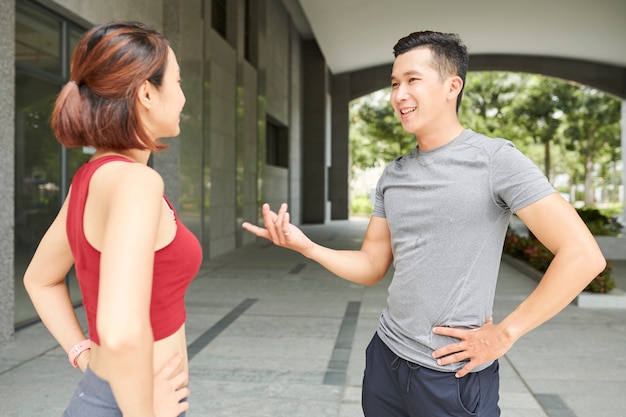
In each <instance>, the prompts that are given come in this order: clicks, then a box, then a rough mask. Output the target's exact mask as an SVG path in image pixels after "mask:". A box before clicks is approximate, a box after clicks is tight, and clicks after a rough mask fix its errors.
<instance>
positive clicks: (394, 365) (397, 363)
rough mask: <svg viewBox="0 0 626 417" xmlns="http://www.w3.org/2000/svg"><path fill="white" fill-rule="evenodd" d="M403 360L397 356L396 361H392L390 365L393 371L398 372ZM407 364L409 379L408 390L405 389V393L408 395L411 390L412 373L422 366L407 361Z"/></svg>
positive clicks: (407, 381)
mask: <svg viewBox="0 0 626 417" xmlns="http://www.w3.org/2000/svg"><path fill="white" fill-rule="evenodd" d="M402 360H403V359H400V357H398V356H396V357H395V359H394V360H393V361H391V363H390V364H389V367H390V368H391V369H393V370H394V371H395V370H397V369H398V368H399V367H400V365H401V361H402ZM405 362H406V366H407V369H408V371H409V372H408V374H407V378H406V388H405V393H406V394H408V393H409V391H410V388H411V373H412V372H413V370H414V369H418V368H419V367H420V366H419V365H418V364H416V363H413V362H409V361H406V360H405Z"/></svg>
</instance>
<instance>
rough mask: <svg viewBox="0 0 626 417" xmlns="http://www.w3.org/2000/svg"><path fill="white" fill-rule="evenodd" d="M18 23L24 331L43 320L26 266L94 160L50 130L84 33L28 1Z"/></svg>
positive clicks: (76, 294)
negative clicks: (73, 183)
mask: <svg viewBox="0 0 626 417" xmlns="http://www.w3.org/2000/svg"><path fill="white" fill-rule="evenodd" d="M15 20H16V27H15V30H16V33H15V42H16V47H15V50H16V57H15V60H16V61H15V64H16V74H15V324H16V327H19V326H20V325H23V324H27V323H30V322H33V321H35V320H37V319H38V317H37V313H36V312H35V309H34V307H33V305H32V303H31V302H30V299H29V297H28V295H27V294H26V291H25V290H24V285H23V283H22V279H23V276H24V272H25V270H26V266H27V265H28V262H29V261H30V259H31V258H32V256H33V253H34V252H35V249H36V248H37V245H38V244H39V241H40V240H41V238H42V236H43V234H44V233H45V231H46V229H47V228H48V226H50V224H51V223H52V221H53V220H54V218H55V216H56V214H57V212H58V210H59V207H60V206H61V202H62V200H63V199H64V198H65V196H66V194H67V190H68V188H69V179H71V177H72V175H73V174H74V173H75V172H76V170H77V169H78V167H79V166H80V165H81V164H82V163H83V162H84V161H85V160H86V159H87V158H88V157H89V155H85V153H84V152H83V150H82V149H72V150H66V149H64V148H63V147H62V146H61V145H60V144H59V143H58V142H57V140H56V138H55V137H54V133H53V132H52V129H51V127H50V116H51V114H52V106H53V104H54V100H55V98H56V95H57V94H58V92H59V90H60V88H61V86H62V84H64V83H65V77H67V74H68V72H69V71H68V68H69V57H70V53H69V52H68V51H72V50H73V49H74V47H75V46H76V44H77V42H78V39H79V38H80V36H81V35H82V33H83V32H84V31H83V29H81V28H79V27H78V26H76V25H73V24H72V23H70V22H66V21H65V20H63V19H62V18H61V17H59V16H58V15H55V14H53V13H52V12H48V11H46V9H43V8H40V7H38V6H37V5H36V4H34V3H31V2H27V1H20V2H18V3H17V4H16V18H15ZM63 31H67V32H66V33H65V34H64V32H63ZM61 39H65V40H66V42H61V41H60V40H61ZM67 283H68V286H69V291H70V297H71V298H72V301H73V302H74V303H75V304H76V305H77V304H79V303H80V301H81V295H80V291H79V290H78V285H77V283H76V279H75V276H74V273H73V271H71V272H70V273H69V274H68V276H67Z"/></svg>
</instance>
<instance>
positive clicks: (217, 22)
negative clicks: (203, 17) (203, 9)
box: [211, 0, 226, 39]
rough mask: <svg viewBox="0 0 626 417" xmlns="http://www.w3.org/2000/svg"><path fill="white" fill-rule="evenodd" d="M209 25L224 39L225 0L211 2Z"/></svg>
mask: <svg viewBox="0 0 626 417" xmlns="http://www.w3.org/2000/svg"><path fill="white" fill-rule="evenodd" d="M211 26H213V29H215V31H216V32H217V33H219V34H220V35H222V37H223V38H224V39H226V0H213V1H212V2H211Z"/></svg>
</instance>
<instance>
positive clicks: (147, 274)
mask: <svg viewBox="0 0 626 417" xmlns="http://www.w3.org/2000/svg"><path fill="white" fill-rule="evenodd" d="M70 79H71V81H70V82H69V83H67V84H66V85H65V86H64V87H63V89H62V90H61V92H60V94H59V96H58V98H57V100H56V102H55V106H54V111H53V114H52V120H51V124H52V128H53V130H54V132H55V135H56V137H57V139H58V140H59V142H60V143H62V144H63V145H64V146H66V147H82V146H91V147H93V148H95V150H96V151H95V153H94V155H93V157H92V158H91V159H90V160H89V161H87V162H86V163H85V164H84V165H83V166H82V167H81V168H80V169H79V170H78V171H77V173H76V174H75V176H74V178H73V181H72V186H71V188H70V191H69V194H68V198H67V199H66V201H65V202H64V204H63V206H62V207H61V210H60V211H59V214H58V216H57V217H56V219H55V220H54V222H53V223H52V225H51V226H50V228H49V229H48V231H47V232H46V234H45V236H44V237H43V239H42V241H41V243H40V244H39V247H38V248H37V251H36V252H35V254H34V256H33V259H32V261H31V263H30V265H29V267H28V269H27V271H26V274H25V276H24V284H25V286H26V289H27V291H28V293H29V295H30V297H31V299H32V301H33V304H34V305H35V308H36V309H37V312H38V313H39V316H40V317H41V319H42V321H43V323H44V324H45V325H46V327H47V328H48V330H49V331H50V332H51V333H52V335H53V336H54V337H55V338H56V339H57V341H58V342H59V344H60V345H61V346H62V347H63V348H64V349H65V350H66V351H67V352H68V357H69V359H70V362H71V363H72V364H73V365H74V366H76V367H80V368H81V370H83V371H85V372H84V374H83V377H82V379H81V381H80V383H79V385H78V387H77V389H76V392H75V393H74V396H73V397H72V399H71V400H70V404H69V406H68V408H67V409H66V411H65V414H64V415H65V416H66V417H74V416H90V417H108V416H121V415H124V417H132V416H140V417H145V416H179V415H184V414H185V412H186V410H187V409H188V403H187V402H186V401H185V399H186V397H187V395H188V394H189V390H188V389H187V387H186V385H187V378H188V363H187V362H188V361H187V351H186V347H187V344H186V340H185V326H184V321H185V318H186V313H185V307H184V293H185V291H186V289H187V286H188V285H189V282H190V281H191V280H192V279H193V277H194V276H195V275H196V273H197V271H198V269H199V267H200V263H201V260H202V252H201V247H200V245H199V243H198V241H197V239H196V238H195V237H194V235H193V234H192V233H191V232H190V231H189V230H188V229H187V228H186V227H185V226H184V225H183V224H182V223H181V222H180V220H179V219H178V217H177V216H176V212H175V211H174V209H173V208H172V207H171V206H170V204H169V202H168V201H167V199H166V198H165V196H164V194H163V191H164V185H163V179H162V178H161V176H160V175H159V174H158V173H157V172H156V171H155V170H153V169H152V168H150V167H148V166H147V162H148V158H149V157H150V153H151V152H153V151H159V150H162V149H164V148H165V146H164V145H163V144H161V143H159V139H160V138H164V137H173V136H177V135H178V134H179V132H180V127H179V123H180V113H181V112H182V109H183V106H184V104H185V96H184V94H183V92H182V89H181V87H180V70H179V66H178V63H177V61H176V56H175V55H174V52H173V51H172V49H171V47H170V46H169V43H168V41H167V40H166V39H165V38H164V37H163V36H162V35H160V34H159V33H158V32H156V31H154V30H152V29H150V28H148V27H146V26H145V25H143V24H141V23H136V22H111V23H107V24H103V25H100V26H96V27H94V28H92V29H91V30H89V31H88V32H87V33H85V35H84V36H83V37H82V38H81V40H80V42H79V43H78V45H77V47H76V50H75V51H74V55H73V57H72V61H71V76H70ZM72 265H74V266H75V269H76V275H77V279H78V282H79V284H80V288H81V293H82V296H83V304H84V307H85V311H86V314H87V322H88V327H89V339H85V336H84V334H83V332H82V329H81V327H80V324H79V322H78V320H77V319H76V316H75V314H74V310H73V308H72V303H71V302H70V298H69V295H68V291H67V287H66V285H65V282H64V278H65V276H66V274H67V273H68V271H69V270H70V268H71V267H72Z"/></svg>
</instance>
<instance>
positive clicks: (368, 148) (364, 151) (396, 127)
mask: <svg viewBox="0 0 626 417" xmlns="http://www.w3.org/2000/svg"><path fill="white" fill-rule="evenodd" d="M389 94H390V91H389V88H386V89H384V90H380V91H377V92H374V93H372V94H369V95H367V96H363V97H361V98H358V99H356V100H353V101H352V103H351V104H350V119H351V128H350V148H351V154H352V155H351V156H352V166H353V167H354V168H362V169H365V168H369V167H374V166H377V165H381V164H386V163H388V162H390V161H392V160H393V159H394V158H396V157H398V156H400V155H404V154H406V153H408V152H410V151H411V149H413V148H414V147H415V146H416V141H415V136H414V135H412V134H408V133H406V132H405V131H404V130H403V129H402V125H401V124H400V121H399V120H398V117H397V116H396V114H395V112H394V110H393V108H392V107H391V104H389Z"/></svg>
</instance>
